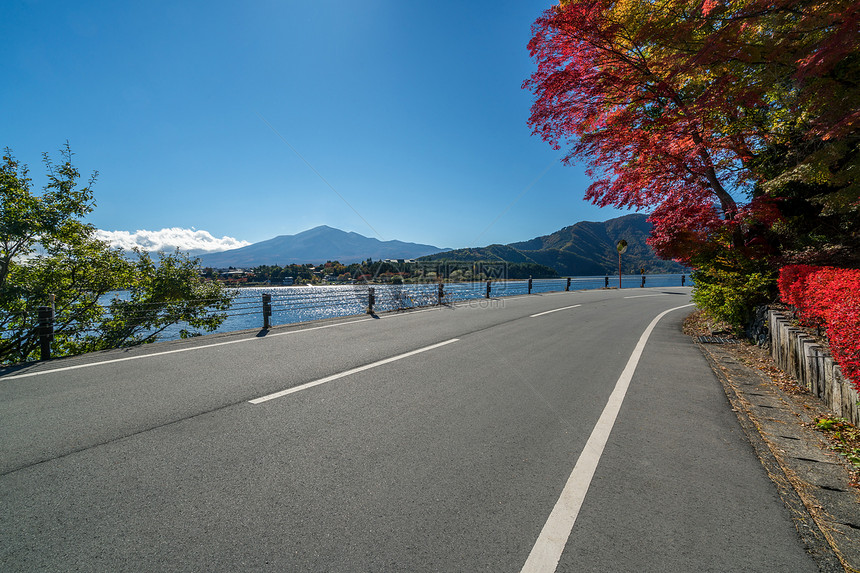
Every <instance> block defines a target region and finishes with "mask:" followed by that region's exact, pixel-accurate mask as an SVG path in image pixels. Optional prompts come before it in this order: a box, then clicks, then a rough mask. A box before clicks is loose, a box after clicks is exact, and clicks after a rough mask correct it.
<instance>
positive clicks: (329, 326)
mask: <svg viewBox="0 0 860 573" xmlns="http://www.w3.org/2000/svg"><path fill="white" fill-rule="evenodd" d="M368 320H374V319H372V318H362V319H359V320H350V321H347V322H338V323H336V324H326V325H324V326H312V327H310V328H302V329H299V330H290V331H287V332H275V333H272V334H269V335H268V336H263V337H259V338H258V337H253V338H240V339H238V340H228V341H226V342H216V343H214V344H205V345H201V346H190V347H188V348H178V349H176V350H165V351H163V352H153V353H152V354H140V355H138V356H126V357H125V358H112V359H110V360H102V361H101V362H88V363H86V364H77V365H75V366H63V367H61V368H52V369H50V370H39V371H37V372H27V373H26V374H13V375H12V376H0V382H5V381H6V380H16V379H18V378H30V377H31V376H42V375H43V374H54V373H56V372H66V371H68V370H77V369H79V368H90V367H92V366H101V365H103V364H114V363H116V362H127V361H129V360H140V359H142V358H153V357H155V356H164V355H166V354H177V353H179V352H191V351H192V350H204V349H206V348H215V347H216V346H227V345H228V344H239V343H242V342H255V341H260V340H265V339H266V338H272V337H274V336H284V335H287V334H298V333H300V332H309V331H311V330H322V329H323V328H334V327H337V326H346V325H349V324H356V323H358V322H367V321H368Z"/></svg>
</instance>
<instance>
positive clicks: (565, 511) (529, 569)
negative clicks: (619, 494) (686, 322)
mask: <svg viewBox="0 0 860 573" xmlns="http://www.w3.org/2000/svg"><path fill="white" fill-rule="evenodd" d="M689 306H694V305H692V304H685V305H683V306H676V307H675V308H670V309H669V310H664V311H663V312H661V313H660V314H658V315H657V316H656V317H655V318H654V320H652V321H651V323H650V324H649V325H648V326H647V327H646V328H645V331H644V332H643V333H642V336H640V337H639V341H638V342H637V343H636V347H635V348H634V349H633V353H632V354H631V355H630V358H629V359H628V360H627V365H626V366H625V367H624V370H623V371H622V372H621V376H619V377H618V381H617V382H616V383H615V388H614V389H613V390H612V394H610V395H609V400H607V402H606V406H605V407H604V408H603V412H602V413H601V414H600V418H599V419H598V420H597V424H595V426H594V429H593V430H592V431H591V435H590V436H589V437H588V441H587V442H586V443H585V447H584V448H583V449H582V453H581V454H580V455H579V459H577V460H576V465H575V466H574V467H573V471H572V472H571V473H570V477H569V478H568V479H567V483H565V485H564V489H563V490H562V492H561V495H560V496H559V498H558V501H557V502H556V504H555V506H554V507H553V508H552V512H550V515H549V518H548V519H547V521H546V523H545V524H544V526H543V529H542V530H541V532H540V535H539V536H538V538H537V541H535V544H534V546H533V547H532V550H531V553H529V556H528V558H527V559H526V563H525V565H523V568H522V569H521V570H520V573H551V572H554V571H555V570H556V567H558V561H559V559H561V554H562V552H563V551H564V546H565V544H566V543H567V540H568V538H569V537H570V532H571V531H573V525H574V523H576V518H577V516H578V515H579V510H580V508H581V507H582V502H583V501H584V500H585V494H586V493H588V488H589V486H590V485H591V480H592V478H593V477H594V472H595V471H596V470H597V464H598V463H599V462H600V457H601V456H602V455H603V449H604V448H605V447H606V442H607V441H608V439H609V434H610V432H612V428H613V426H614V425H615V420H616V418H617V417H618V412H619V411H620V410H621V404H622V402H623V401H624V397H625V396H626V395H627V389H628V388H629V387H630V381H631V380H632V379H633V373H634V372H635V371H636V366H637V365H638V364H639V359H640V358H641V357H642V352H643V351H644V350H645V345H646V344H647V342H648V338H650V337H651V332H652V331H653V330H654V328H655V327H656V326H657V323H658V322H660V319H661V318H663V317H664V316H666V315H667V314H669V313H670V312H673V311H676V310H680V309H682V308H687V307H689Z"/></svg>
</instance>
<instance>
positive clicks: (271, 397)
mask: <svg viewBox="0 0 860 573" xmlns="http://www.w3.org/2000/svg"><path fill="white" fill-rule="evenodd" d="M458 340H460V339H459V338H452V339H451V340H446V341H445V342H439V343H438V344H431V345H430V346H425V347H424V348H419V349H418V350H412V351H411V352H406V353H404V354H398V355H397V356H392V357H391V358H386V359H384V360H379V361H377V362H373V363H371V364H365V365H364V366H359V367H358V368H353V369H351V370H346V371H344V372H340V373H338V374H332V375H331V376H326V377H325V378H320V379H319V380H314V381H313V382H308V383H306V384H302V385H301V386H295V387H294V388H287V389H286V390H281V391H280V392H275V393H274V394H268V395H266V396H262V397H261V398H254V399H253V400H248V401H249V402H250V403H251V404H262V403H263V402H268V401H269V400H274V399H275V398H280V397H282V396H286V395H288V394H293V393H295V392H301V391H302V390H307V389H308V388H312V387H314V386H319V385H320V384H325V383H326V382H331V381H332V380H337V379H338V378H344V377H345V376H350V375H352V374H357V373H358V372H363V371H365V370H370V369H371V368H376V367H377V366H382V365H383V364H389V363H391V362H395V361H397V360H402V359H404V358H409V357H410V356H415V355H416V354H420V353H422V352H427V351H428V350H433V349H435V348H439V347H441V346H445V345H447V344H451V343H452V342H457V341H458Z"/></svg>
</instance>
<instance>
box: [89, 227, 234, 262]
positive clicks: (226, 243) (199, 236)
mask: <svg viewBox="0 0 860 573" xmlns="http://www.w3.org/2000/svg"><path fill="white" fill-rule="evenodd" d="M96 236H97V237H98V238H99V239H100V240H102V241H107V242H108V243H110V246H111V247H119V248H121V249H122V250H124V251H131V250H132V248H134V247H139V248H140V249H142V250H144V251H165V252H172V251H175V250H176V249H180V250H182V251H183V252H185V253H188V254H191V255H200V254H203V253H216V252H218V251H227V250H230V249H238V248H239V247H245V246H247V245H250V244H251V243H249V242H248V241H240V240H239V239H234V238H233V237H226V236H225V237H221V238H220V239H219V238H217V237H213V236H212V235H211V234H210V233H209V231H203V230H197V229H194V228H191V229H182V228H180V227H172V228H170V229H161V230H160V231H146V230H138V231H135V232H134V233H130V232H128V231H102V230H101V229H99V230H97V231H96Z"/></svg>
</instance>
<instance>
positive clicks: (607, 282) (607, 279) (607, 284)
mask: <svg viewBox="0 0 860 573" xmlns="http://www.w3.org/2000/svg"><path fill="white" fill-rule="evenodd" d="M603 288H609V277H606V282H604V283H603Z"/></svg>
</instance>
